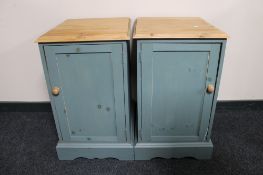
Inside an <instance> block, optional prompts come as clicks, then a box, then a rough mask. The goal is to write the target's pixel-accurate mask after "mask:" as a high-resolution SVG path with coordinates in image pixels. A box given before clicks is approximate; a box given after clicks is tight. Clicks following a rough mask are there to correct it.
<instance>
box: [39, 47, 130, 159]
mask: <svg viewBox="0 0 263 175" xmlns="http://www.w3.org/2000/svg"><path fill="white" fill-rule="evenodd" d="M40 48H41V49H42V51H41V52H42V60H43V65H44V70H45V75H46V79H47V80H48V81H47V84H48V89H49V93H50V91H51V88H52V87H55V86H57V87H59V88H60V94H59V95H58V96H53V95H52V94H51V93H50V99H51V103H52V107H53V112H54V117H55V121H56V126H57V130H58V134H59V135H61V136H60V137H59V138H60V143H59V144H58V145H57V151H58V155H59V158H60V159H74V158H77V157H88V158H95V157H96V156H95V155H97V156H98V157H97V158H103V157H108V156H109V157H116V158H120V159H122V158H124V157H122V156H121V155H120V154H121V151H118V149H119V148H120V147H121V146H124V148H125V149H124V150H125V151H126V152H129V154H128V155H129V156H126V158H124V159H133V149H132V144H131V142H132V141H131V136H132V133H131V132H130V130H131V126H130V114H129V92H128V85H127V84H128V74H127V71H128V70H127V69H128V66H127V59H128V58H127V57H128V55H127V43H126V42H100V43H95V42H91V43H69V44H63V43H59V44H43V45H41V46H40ZM73 142H78V143H85V144H82V146H81V148H78V146H76V145H78V144H73ZM88 143H90V144H88ZM120 143H122V144H120ZM94 144H95V146H96V144H101V145H104V146H102V147H100V148H99V149H96V148H95V146H94ZM107 144H109V145H111V149H108V148H107ZM114 144H118V146H116V147H114ZM125 144H126V145H125ZM61 145H63V146H61ZM65 145H67V146H65ZM83 145H84V146H83ZM127 145H130V147H127ZM71 146H72V147H71ZM85 146H86V147H85ZM90 146H92V151H93V153H92V154H91V153H87V152H88V150H89V149H91V147H90ZM104 149H105V150H104ZM61 150H63V151H61ZM96 152H98V153H96ZM99 152H100V153H99ZM109 152H112V153H111V154H109ZM72 155H75V156H72ZM114 155H115V156H114ZM94 156H95V157H94ZM128 157H129V158H128Z"/></svg>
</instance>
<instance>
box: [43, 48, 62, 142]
mask: <svg viewBox="0 0 263 175" xmlns="http://www.w3.org/2000/svg"><path fill="white" fill-rule="evenodd" d="M38 46H39V51H40V56H41V62H42V66H43V70H44V74H45V79H46V85H47V89H48V94H49V97H50V99H51V95H52V94H51V91H50V90H51V84H50V79H49V74H48V68H47V63H46V55H45V50H44V45H43V44H39V45H38ZM50 102H51V107H52V111H53V116H54V120H55V124H56V129H57V133H58V138H59V140H63V138H62V135H61V130H60V125H59V120H58V114H57V111H56V107H55V103H54V102H53V101H52V100H50Z"/></svg>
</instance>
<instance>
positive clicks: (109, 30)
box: [36, 18, 130, 43]
mask: <svg viewBox="0 0 263 175" xmlns="http://www.w3.org/2000/svg"><path fill="white" fill-rule="evenodd" d="M129 39H130V19H129V18H89V19H68V20H66V21H64V22H63V23H61V24H59V25H58V26H56V27H55V28H53V29H51V30H50V31H48V32H47V33H45V34H43V35H42V36H40V37H39V38H38V39H37V40H36V42H38V43H57V42H78V41H110V40H129Z"/></svg>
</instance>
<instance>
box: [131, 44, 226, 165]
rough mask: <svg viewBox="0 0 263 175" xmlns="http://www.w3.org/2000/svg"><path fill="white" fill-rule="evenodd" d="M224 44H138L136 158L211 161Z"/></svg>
mask: <svg viewBox="0 0 263 175" xmlns="http://www.w3.org/2000/svg"><path fill="white" fill-rule="evenodd" d="M224 45H225V41H219V40H218V41H212V40H211V41H195V40H188V41H183V40H172V41H171V40H151V41H149V40H140V41H137V91H138V92H137V93H138V97H137V102H138V111H137V112H138V119H137V129H138V140H137V144H136V145H135V159H139V160H140V159H150V158H154V157H166V158H170V157H188V156H190V157H196V158H209V157H210V156H211V153H212V148H213V145H212V143H211V141H210V132H211V128H210V127H211V126H212V119H213V113H214V108H215V105H216V102H215V99H216V96H217V90H218V84H219V83H218V80H219V76H220V75H219V74H220V71H221V69H219V68H220V63H221V62H222V59H223V58H222V56H221V54H222V50H223V48H224V47H225V46H224ZM209 88H212V91H211V89H209ZM210 124H211V125H210Z"/></svg>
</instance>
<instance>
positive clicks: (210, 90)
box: [206, 84, 215, 94]
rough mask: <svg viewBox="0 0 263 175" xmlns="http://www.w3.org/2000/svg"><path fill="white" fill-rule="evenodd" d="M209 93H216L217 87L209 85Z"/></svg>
mask: <svg viewBox="0 0 263 175" xmlns="http://www.w3.org/2000/svg"><path fill="white" fill-rule="evenodd" d="M206 90H207V92H208V93H210V94H211V93H213V92H214V91H215V87H214V85H212V84H209V85H208V86H207V89H206Z"/></svg>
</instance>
